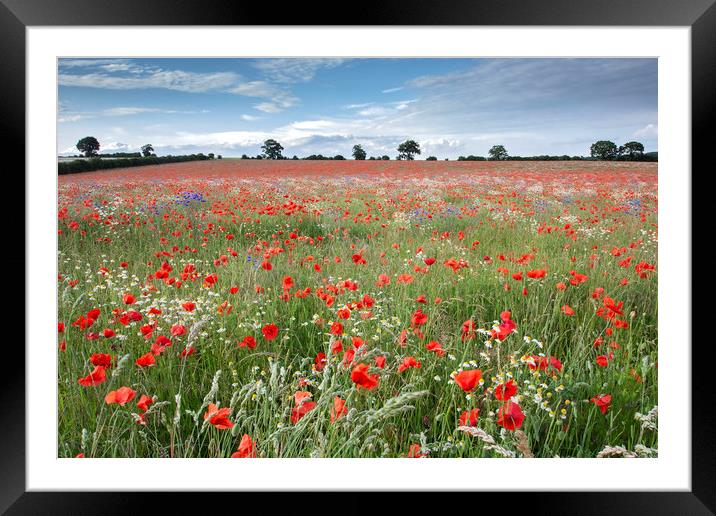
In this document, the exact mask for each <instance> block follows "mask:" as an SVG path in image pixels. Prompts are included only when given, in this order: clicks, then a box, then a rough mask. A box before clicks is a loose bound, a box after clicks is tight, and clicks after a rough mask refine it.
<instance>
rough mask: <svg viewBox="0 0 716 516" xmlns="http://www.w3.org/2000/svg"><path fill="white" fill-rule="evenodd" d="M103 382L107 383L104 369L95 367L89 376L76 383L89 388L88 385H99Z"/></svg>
mask: <svg viewBox="0 0 716 516" xmlns="http://www.w3.org/2000/svg"><path fill="white" fill-rule="evenodd" d="M105 381H107V375H106V374H105V372H104V367H102V366H95V368H94V369H93V370H92V372H91V373H90V374H88V375H87V376H85V377H84V378H80V379H78V380H77V383H78V384H80V385H82V386H83V387H89V386H90V385H99V384H100V383H103V382H105Z"/></svg>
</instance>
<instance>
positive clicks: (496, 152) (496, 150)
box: [487, 145, 508, 160]
mask: <svg viewBox="0 0 716 516" xmlns="http://www.w3.org/2000/svg"><path fill="white" fill-rule="evenodd" d="M487 153H488V154H489V155H490V159H491V160H505V159H507V157H508V156H507V149H505V147H504V146H503V145H493V146H492V148H491V149H490V150H489V151H488V152H487Z"/></svg>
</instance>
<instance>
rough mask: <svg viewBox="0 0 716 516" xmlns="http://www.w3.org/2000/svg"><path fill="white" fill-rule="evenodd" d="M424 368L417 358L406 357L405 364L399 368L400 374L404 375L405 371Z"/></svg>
mask: <svg viewBox="0 0 716 516" xmlns="http://www.w3.org/2000/svg"><path fill="white" fill-rule="evenodd" d="M421 367H422V364H421V363H420V362H418V361H417V360H415V357H405V358H404V359H403V362H402V363H401V364H400V365H399V366H398V372H399V373H402V372H403V371H405V370H407V369H410V368H415V369H420V368H421Z"/></svg>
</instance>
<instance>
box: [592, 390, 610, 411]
mask: <svg viewBox="0 0 716 516" xmlns="http://www.w3.org/2000/svg"><path fill="white" fill-rule="evenodd" d="M589 401H591V402H592V403H594V404H595V405H596V406H597V407H599V410H601V412H602V414H606V413H607V410H608V409H609V406H610V405H611V404H612V396H611V394H598V395H596V396H594V397H592V399H590V400H589Z"/></svg>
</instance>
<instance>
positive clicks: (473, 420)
mask: <svg viewBox="0 0 716 516" xmlns="http://www.w3.org/2000/svg"><path fill="white" fill-rule="evenodd" d="M479 415H480V409H477V408H474V409H472V410H470V411H467V410H465V411H463V413H462V414H460V426H477V417H478V416H479Z"/></svg>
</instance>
